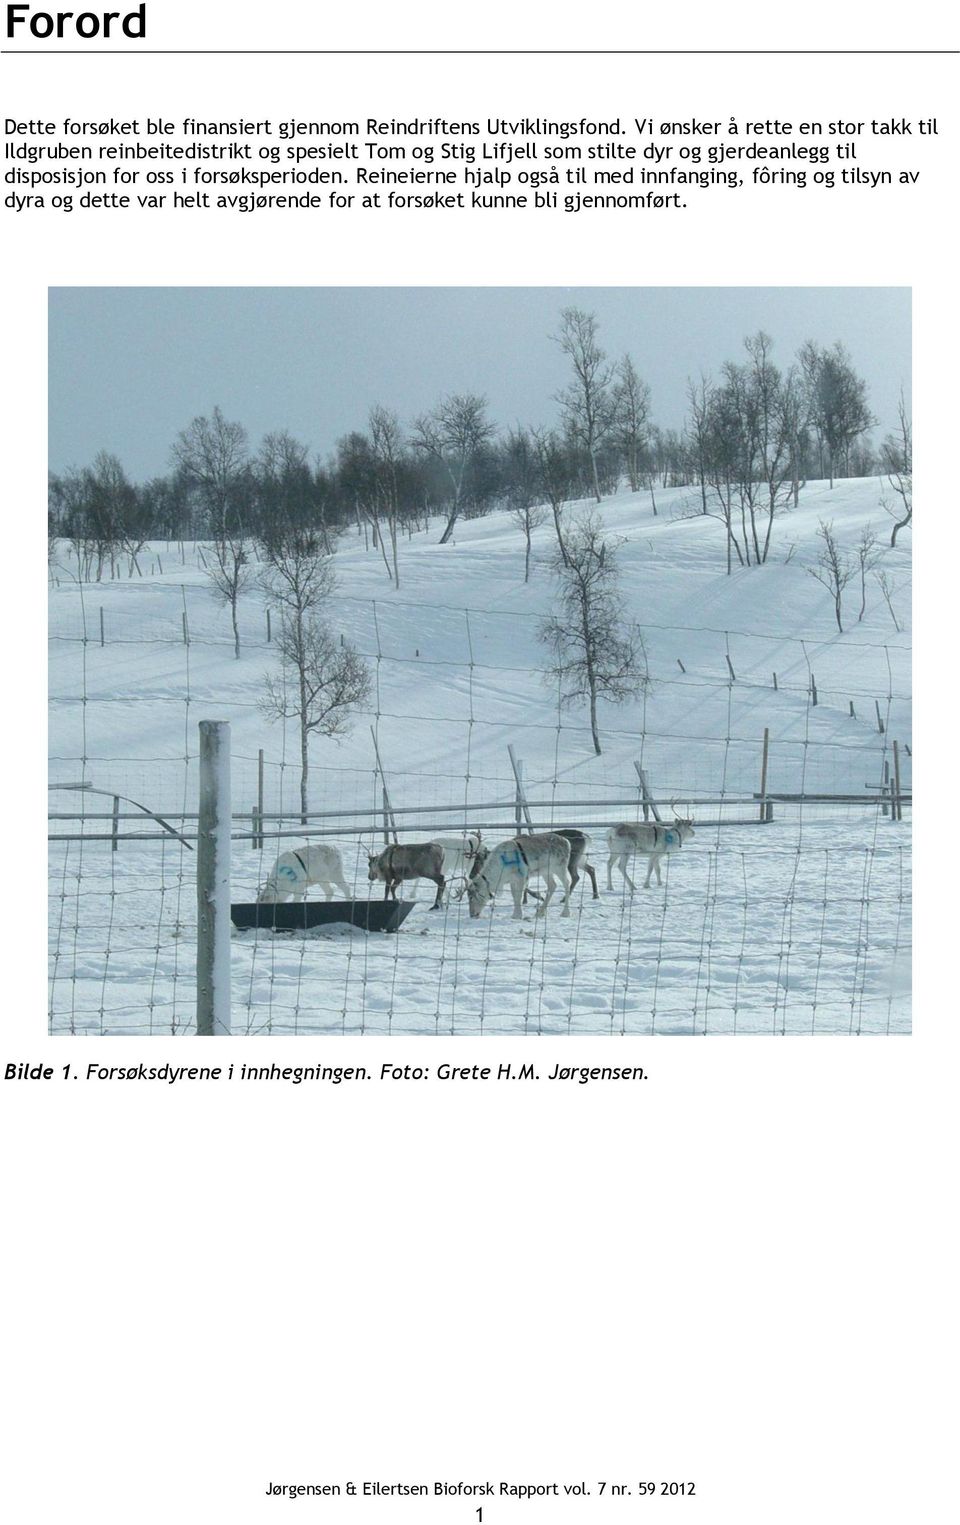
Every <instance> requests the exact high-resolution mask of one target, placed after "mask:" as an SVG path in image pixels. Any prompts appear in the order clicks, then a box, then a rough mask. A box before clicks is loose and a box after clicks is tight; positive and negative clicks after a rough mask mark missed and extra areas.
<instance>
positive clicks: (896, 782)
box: [893, 741, 903, 821]
mask: <svg viewBox="0 0 960 1525" xmlns="http://www.w3.org/2000/svg"><path fill="white" fill-rule="evenodd" d="M893 800H894V809H893V819H894V820H895V821H902V820H903V799H902V797H901V794H900V743H899V742H897V741H895V742H894V743H893Z"/></svg>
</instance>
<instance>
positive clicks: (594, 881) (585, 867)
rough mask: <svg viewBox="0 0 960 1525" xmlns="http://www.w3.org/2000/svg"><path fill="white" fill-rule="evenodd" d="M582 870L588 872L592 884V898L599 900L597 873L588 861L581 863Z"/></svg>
mask: <svg viewBox="0 0 960 1525" xmlns="http://www.w3.org/2000/svg"><path fill="white" fill-rule="evenodd" d="M583 871H584V873H585V874H589V875H590V883H591V884H592V885H593V898H594V900H599V899H600V891H599V890H598V889H597V874H596V870H595V869H594V868H592V867H591V865H590V864H589V863H585V864H584V865H583Z"/></svg>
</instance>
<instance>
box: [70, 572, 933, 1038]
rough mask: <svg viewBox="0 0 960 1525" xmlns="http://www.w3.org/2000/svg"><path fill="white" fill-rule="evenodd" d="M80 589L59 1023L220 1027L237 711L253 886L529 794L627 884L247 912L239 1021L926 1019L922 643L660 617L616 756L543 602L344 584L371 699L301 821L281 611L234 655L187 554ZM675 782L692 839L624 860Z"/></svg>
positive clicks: (664, 806) (610, 723) (589, 1027)
mask: <svg viewBox="0 0 960 1525" xmlns="http://www.w3.org/2000/svg"><path fill="white" fill-rule="evenodd" d="M160 559H162V556H161V558H160ZM58 591H59V596H58V599H57V600H56V602H55V605H54V614H53V619H52V626H51V639H52V643H53V647H54V655H55V659H56V660H55V662H54V664H53V679H52V696H51V697H52V705H53V713H54V722H55V723H54V726H53V728H52V729H53V735H54V747H53V757H52V774H51V777H52V781H53V783H54V785H55V786H56V787H54V788H53V789H52V790H51V796H50V800H51V810H50V815H51V819H50V823H49V830H50V839H51V840H50V941H51V952H50V1008H49V1024H50V1030H51V1031H52V1032H58V1033H59V1032H62V1033H74V1034H100V1033H103V1034H109V1033H136V1034H151V1033H152V1034H180V1033H190V1032H193V1031H194V1030H195V1018H196V936H197V925H196V922H197V902H196V852H195V847H196V828H197V820H196V816H197V799H198V789H199V773H198V734H197V723H198V722H199V721H200V720H201V719H205V718H208V717H210V716H212V715H216V716H217V717H218V718H223V719H228V720H229V721H230V722H231V725H232V730H233V791H232V813H233V820H232V835H233V838H234V841H233V868H232V895H233V899H234V900H235V901H237V902H243V903H249V902H252V901H255V899H256V896H257V893H258V890H259V889H260V887H261V886H262V885H263V884H264V882H265V880H266V879H267V877H268V875H269V873H270V871H271V868H272V866H273V864H274V863H275V861H276V859H277V857H278V855H279V853H280V852H282V851H284V850H286V849H288V848H290V847H291V846H296V844H297V843H298V842H299V843H305V842H306V843H309V842H314V841H317V842H320V841H322V842H326V843H328V844H332V845H334V846H336V847H337V848H338V850H339V852H340V854H341V858H342V862H343V868H344V874H345V877H346V882H347V885H348V887H349V889H350V893H351V896H352V897H353V898H356V899H358V900H366V899H367V898H368V897H369V896H370V895H372V894H374V895H378V896H379V895H382V893H383V891H382V887H381V886H376V885H373V884H371V883H370V882H369V880H368V877H367V872H368V870H367V865H368V853H370V852H374V851H376V850H378V849H379V848H380V847H382V845H383V843H384V840H385V838H390V839H392V838H393V837H394V835H396V836H397V837H398V838H399V840H400V841H414V840H425V839H428V838H431V837H434V836H437V835H441V834H442V835H456V834H458V833H463V832H466V831H475V830H477V829H479V830H480V831H481V833H482V835H483V837H484V839H485V840H486V841H488V842H490V843H494V842H496V841H498V840H501V839H502V838H506V837H509V836H511V835H513V834H514V833H515V832H516V830H517V829H518V825H521V826H523V827H524V828H526V827H527V825H528V822H529V823H532V825H533V826H534V827H535V829H537V830H545V829H548V828H550V827H559V826H564V827H579V828H581V829H583V830H585V831H586V832H587V833H588V834H589V835H590V837H591V839H592V842H591V848H590V854H589V856H590V859H591V861H592V862H593V863H594V865H595V867H596V869H597V874H598V878H599V884H600V891H599V898H598V899H596V900H594V898H593V896H592V892H591V889H590V886H589V883H587V882H586V881H585V880H582V881H581V883H580V884H579V885H578V886H577V890H576V892H575V894H574V896H573V897H572V899H571V904H570V914H569V915H568V916H561V915H560V908H559V905H558V903H557V902H556V901H555V902H554V904H553V905H552V906H551V907H550V909H549V911H548V913H547V914H546V915H545V916H538V915H537V914H536V906H535V903H533V902H532V903H531V904H530V906H528V908H527V913H526V917H525V919H524V920H523V921H520V922H517V921H515V920H514V919H513V915H512V904H511V902H510V897H509V895H507V894H505V893H502V894H500V895H499V896H498V897H497V899H496V900H495V902H494V904H493V907H492V910H491V909H488V910H487V911H486V912H485V913H484V914H483V915H482V916H480V917H478V918H473V917H471V915H470V908H469V899H468V897H466V896H465V895H463V893H462V888H463V886H462V884H459V883H454V884H453V885H451V886H450V887H448V891H447V894H446V896H445V898H444V901H443V904H442V906H441V907H440V908H439V909H438V910H436V911H431V910H430V909H429V906H430V904H431V902H432V899H433V886H432V885H426V884H423V883H420V884H415V885H411V886H407V887H405V890H404V893H405V894H406V895H407V896H408V898H414V899H415V900H416V906H415V911H414V913H413V914H412V915H410V916H409V917H408V919H407V920H406V922H405V923H404V925H403V927H402V929H401V930H400V931H399V932H398V933H396V934H382V933H368V932H366V931H363V930H361V929H360V928H358V927H356V926H351V925H349V924H346V923H344V924H337V925H333V926H328V927H318V928H314V929H311V930H301V931H299V932H297V933H296V934H284V933H280V932H275V931H272V930H270V929H268V928H263V927H261V928H258V929H253V930H250V931H235V932H234V935H233V939H232V947H231V986H232V992H231V995H232V1000H231V1004H232V1013H233V1021H232V1026H233V1031H234V1033H249V1034H259V1033H274V1034H283V1033H289V1034H310V1033H380V1032H384V1033H398V1034H399V1033H453V1034H457V1033H463V1034H470V1033H491V1032H498V1033H534V1034H536V1033H540V1034H542V1033H570V1034H577V1033H610V1034H616V1035H619V1034H644V1033H653V1034H660V1033H662V1034H666V1033H688V1034H693V1033H721V1032H722V1033H740V1034H743V1033H777V1034H787V1033H868V1032H869V1033H889V1032H903V1031H907V1030H909V1025H910V1011H909V967H910V966H909V948H910V859H909V849H908V844H907V840H906V837H907V832H908V829H909V827H908V824H907V822H906V821H905V820H904V819H902V817H903V816H904V814H905V815H906V816H909V813H910V779H909V774H910V768H911V761H912V760H911V757H910V753H909V747H908V745H907V744H906V743H905V744H904V745H902V746H898V747H897V750H896V755H895V753H894V745H893V743H894V741H895V740H897V741H898V740H899V734H902V735H904V736H906V735H908V734H909V733H908V731H907V730H906V724H907V720H906V705H907V703H908V698H909V652H908V649H907V646H906V643H905V641H899V640H898V641H897V642H895V643H884V642H879V641H876V640H873V639H868V638H861V637H859V636H857V637H854V638H851V639H850V640H848V641H847V642H845V643H843V644H842V645H841V644H838V643H836V642H835V641H831V640H829V639H824V640H823V641H820V642H812V641H810V640H808V639H806V638H800V637H790V636H786V635H784V634H782V633H779V632H764V631H762V630H759V629H757V630H749V629H740V630H725V629H724V630H720V629H714V628H712V627H711V626H710V625H709V623H706V622H705V623H703V624H695V623H690V624H688V625H683V626H677V625H663V626H658V625H656V623H655V622H653V621H651V622H650V623H649V625H648V626H646V625H645V635H646V640H647V655H648V664H649V668H650V678H651V682H650V685H649V687H648V689H647V690H646V691H645V692H644V694H643V695H642V696H641V697H640V698H639V699H638V701H637V703H636V705H635V706H633V707H631V708H630V709H629V710H627V711H619V710H615V709H610V710H609V711H607V712H606V713H605V714H604V716H603V722H604V723H603V735H604V757H603V759H602V760H598V759H596V757H595V756H594V755H593V749H592V746H591V745H590V734H589V727H588V726H586V725H585V724H584V720H583V716H582V714H581V713H579V712H577V711H570V710H569V709H567V708H565V707H564V706H563V705H562V704H561V702H560V696H559V694H551V693H549V692H548V691H546V690H545V687H544V681H543V677H542V673H541V671H540V668H539V666H538V663H537V661H536V659H535V657H534V656H533V655H532V654H531V643H530V641H528V640H525V639H524V637H523V631H524V629H525V621H527V620H532V619H533V618H534V617H533V616H525V615H523V614H522V613H521V614H518V613H517V612H516V611H510V612H509V613H505V612H502V611H490V610H477V609H470V608H467V609H464V608H455V607H452V606H449V605H444V604H442V603H438V604H426V603H423V602H421V603H417V604H410V605H407V604H405V602H404V601H402V600H401V599H399V598H397V599H391V600H387V601H384V600H381V599H379V598H369V599H363V598H357V597H355V598H349V599H346V598H344V599H340V598H338V599H334V600H332V601H331V613H332V618H333V619H334V621H339V622H341V623H342V625H343V628H344V629H345V630H347V631H349V637H350V640H351V641H352V642H354V643H355V644H356V645H357V646H359V648H360V649H361V651H362V652H363V654H364V655H365V657H366V658H367V660H368V661H369V663H370V665H371V670H372V673H373V677H374V682H373V688H372V694H373V697H372V700H371V703H370V706H369V710H368V711H367V712H366V713H363V714H361V715H360V716H358V717H357V722H356V725H355V728H354V732H353V734H352V736H351V737H350V739H349V741H348V743H346V744H345V746H344V748H343V750H342V752H341V754H340V758H339V759H338V760H337V761H334V760H333V758H331V757H330V756H329V754H327V755H325V756H323V759H322V763H321V762H318V761H317V760H316V758H314V760H313V762H312V764H311V770H310V778H309V796H310V805H311V809H310V811H309V812H308V813H307V818H306V820H303V819H302V817H301V810H300V757H299V744H298V741H297V738H296V736H295V734H294V732H293V731H292V730H289V731H288V730H287V729H286V728H283V727H279V728H277V729H276V730H270V729H268V728H267V727H266V725H265V722H264V719H263V717H262V714H261V712H260V709H259V701H258V689H259V687H260V685H261V681H262V674H263V671H264V668H265V667H268V666H269V665H270V664H271V662H273V663H274V665H275V660H276V659H275V649H274V645H273V642H272V640H268V639H267V621H266V613H267V611H266V610H265V609H261V610H260V611H259V613H258V615H257V624H258V627H259V628H258V630H257V631H255V633H254V635H253V638H250V636H249V634H248V636H247V637H246V638H245V640H244V644H243V650H242V654H241V658H240V659H236V658H235V657H234V653H233V642H232V638H231V637H230V636H229V635H228V634H227V633H226V632H225V630H224V627H223V611H222V610H218V609H217V607H216V605H215V604H214V602H213V600H211V599H210V598H209V596H208V595H207V594H206V593H205V592H204V590H202V589H199V588H191V587H189V586H187V585H186V584H184V583H183V582H182V581H181V582H179V583H178V584H177V585H176V587H172V586H168V585H157V586H155V585H154V584H152V583H151V582H150V581H149V580H146V579H145V580H142V581H130V580H128V581H125V582H122V583H121V582H119V581H117V582H115V583H113V584H108V585H107V586H106V587H105V588H101V587H100V586H99V585H97V586H96V587H95V588H93V589H91V588H90V587H89V586H87V587H86V588H85V587H84V586H83V585H82V584H72V585H68V584H66V583H65V584H64V585H63V586H62V588H61V589H60V590H58ZM101 610H102V611H103V612H102V614H101ZM414 610H415V611H416V612H415V617H414V615H413V613H412V611H414ZM765 732H766V733H767V748H766V759H765V754H764V733H765ZM508 748H512V749H513V756H514V758H515V759H516V760H517V761H518V763H519V774H518V772H517V771H516V770H515V769H514V767H513V765H512V763H511V760H510V753H509V751H508ZM644 780H646V781H648V786H649V792H648V795H647V797H646V798H645V796H644V789H643V781H644ZM71 785H73V786H77V785H86V786H88V787H86V788H72V789H71V788H70V787H69V786H71ZM89 786H93V788H96V789H98V790H102V791H103V792H102V793H97V794H95V793H93V792H92V789H91V788H90V787H89ZM385 788H386V789H387V796H386V799H385ZM650 794H652V795H653V796H654V797H655V800H656V801H657V802H659V808H660V810H661V812H662V813H663V814H664V815H666V814H667V811H668V808H669V804H670V803H671V802H674V801H676V802H678V803H677V808H678V809H682V810H683V811H684V812H687V811H688V810H689V812H690V813H692V814H693V816H694V818H695V821H696V833H695V837H694V838H693V840H692V841H691V842H690V843H689V844H687V845H685V846H684V849H683V851H682V852H681V853H676V854H673V855H669V856H667V857H666V858H665V859H664V874H663V877H664V884H663V886H662V887H661V888H657V887H656V886H653V887H651V888H650V889H646V890H645V889H643V888H638V889H637V891H636V893H631V892H630V890H629V887H628V886H627V885H626V883H625V881H624V880H623V879H622V876H620V875H619V874H617V875H616V876H615V877H614V878H612V879H611V880H610V881H609V886H608V879H607V868H606V858H607V852H606V845H605V835H606V831H607V830H608V829H609V827H610V826H611V825H613V824H615V823H616V822H618V821H638V820H641V819H643V818H644V815H645V814H646V813H648V812H649V810H650ZM518 795H522V800H523V803H524V804H525V806H526V809H527V811H528V812H529V814H526V813H525V812H524V811H522V810H521V808H520V802H519V800H518ZM761 796H763V797H762V798H761ZM144 806H146V807H147V809H148V810H149V811H151V812H154V813H155V814H156V815H158V816H159V817H161V818H162V822H163V824H160V823H159V822H158V821H157V820H156V819H155V818H154V817H153V816H150V815H147V814H145V812H144V809H143V808H141V807H144ZM387 807H389V808H387ZM898 813H899V815H900V817H901V819H898ZM770 814H772V819H767V818H766V817H767V816H768V815H770ZM640 868H641V871H642V870H643V868H644V864H643V863H642V861H641V862H640ZM634 877H635V878H636V875H634ZM638 883H640V881H639V880H638ZM427 891H429V895H427V893H426V892H427Z"/></svg>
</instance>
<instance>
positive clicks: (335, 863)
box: [257, 842, 351, 905]
mask: <svg viewBox="0 0 960 1525" xmlns="http://www.w3.org/2000/svg"><path fill="white" fill-rule="evenodd" d="M311 884H319V885H320V888H321V889H322V890H323V893H324V894H325V895H326V897H327V899H328V900H332V899H333V891H334V888H336V889H339V890H340V891H341V892H342V894H343V898H344V899H345V900H350V899H351V895H350V891H349V890H348V889H347V881H346V880H345V879H344V877H343V860H342V858H341V857H340V853H339V852H338V850H337V848H335V847H329V846H327V845H326V843H322V842H318V843H316V844H314V845H311V846H309V847H296V848H291V849H290V850H289V852H283V853H281V854H280V856H279V858H278V859H277V861H276V863H275V864H274V865H273V868H272V869H271V871H270V877H269V879H268V880H267V882H266V884H265V885H264V886H263V889H262V890H261V891H260V893H259V895H258V896H257V902H258V904H260V905H279V904H280V903H281V902H282V901H284V900H289V899H291V898H294V897H296V896H299V897H300V898H301V899H302V900H306V898H307V890H308V889H309V888H310V886H311Z"/></svg>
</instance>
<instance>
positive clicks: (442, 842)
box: [430, 831, 487, 900]
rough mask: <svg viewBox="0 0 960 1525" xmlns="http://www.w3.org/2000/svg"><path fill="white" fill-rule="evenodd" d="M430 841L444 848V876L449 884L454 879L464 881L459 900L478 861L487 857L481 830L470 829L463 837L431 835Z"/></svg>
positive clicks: (458, 895)
mask: <svg viewBox="0 0 960 1525" xmlns="http://www.w3.org/2000/svg"><path fill="white" fill-rule="evenodd" d="M430 842H431V844H432V846H434V847H442V848H443V876H444V879H445V881H446V883H447V886H448V887H449V885H450V881H451V880H452V879H462V880H463V881H464V883H463V884H462V885H461V887H460V889H459V890H457V893H456V896H455V898H456V899H457V900H459V899H461V897H462V896H463V893H464V890H465V889H466V880H467V879H468V878H469V877H470V875H471V874H472V873H473V872H474V870H475V868H476V865H477V863H478V862H482V861H483V859H484V858H485V857H486V853H487V849H486V848H485V847H484V846H483V844H482V842H481V840H480V833H479V831H468V832H467V834H466V835H465V836H462V837H431V838H430Z"/></svg>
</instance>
